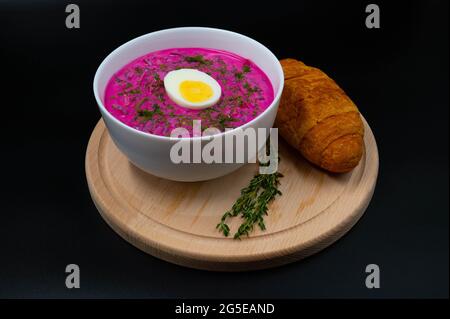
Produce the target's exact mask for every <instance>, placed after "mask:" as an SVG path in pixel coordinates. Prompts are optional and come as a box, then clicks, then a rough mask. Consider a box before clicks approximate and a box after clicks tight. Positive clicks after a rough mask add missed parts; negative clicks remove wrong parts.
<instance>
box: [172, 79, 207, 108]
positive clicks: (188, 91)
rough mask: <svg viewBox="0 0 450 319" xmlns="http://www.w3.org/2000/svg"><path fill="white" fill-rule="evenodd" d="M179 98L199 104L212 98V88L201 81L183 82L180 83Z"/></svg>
mask: <svg viewBox="0 0 450 319" xmlns="http://www.w3.org/2000/svg"><path fill="white" fill-rule="evenodd" d="M180 93H181V96H182V97H183V98H184V99H185V100H186V101H189V102H191V103H200V102H204V101H207V100H209V99H210V98H211V97H212V96H213V93H214V92H213V90H212V88H211V87H210V86H209V85H208V84H206V83H205V82H202V81H183V82H181V83H180Z"/></svg>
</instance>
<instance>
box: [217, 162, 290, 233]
mask: <svg viewBox="0 0 450 319" xmlns="http://www.w3.org/2000/svg"><path fill="white" fill-rule="evenodd" d="M260 165H263V164H260ZM281 177H283V175H282V174H281V173H279V172H275V173H272V174H256V175H255V176H254V177H253V178H252V180H251V181H250V184H249V185H248V186H247V187H245V188H243V189H242V190H241V195H240V196H239V198H238V199H237V200H236V202H235V203H234V204H233V206H232V207H231V209H230V210H229V211H227V212H225V214H223V216H222V218H221V220H220V223H218V224H217V226H216V228H217V229H218V230H219V231H220V232H222V233H223V234H224V235H225V236H226V237H228V235H229V234H230V227H229V226H228V224H227V220H228V219H229V218H232V217H236V216H238V215H241V217H242V218H243V220H244V221H243V223H242V224H241V226H240V227H239V229H238V230H237V231H236V233H235V234H234V239H240V238H241V236H244V235H245V236H248V235H249V234H250V232H252V230H253V228H254V226H255V224H257V225H258V226H259V228H260V229H261V230H265V229H266V225H265V223H264V216H265V215H267V211H268V209H269V208H268V204H269V203H270V202H271V201H272V200H273V199H274V198H275V197H276V196H277V195H281V192H280V190H279V189H278V187H279V185H280V178H281Z"/></svg>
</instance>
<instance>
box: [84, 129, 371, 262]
mask: <svg viewBox="0 0 450 319" xmlns="http://www.w3.org/2000/svg"><path fill="white" fill-rule="evenodd" d="M364 124H365V129H366V133H365V152H364V156H363V158H362V160H361V162H360V164H359V165H358V166H357V167H356V168H355V169H354V170H353V171H352V172H350V173H347V174H335V175H334V174H328V173H326V172H324V171H322V170H320V169H318V168H316V167H313V166H312V165H311V164H309V163H308V162H306V161H305V160H304V159H303V158H302V157H301V156H300V154H299V153H298V152H297V151H296V150H294V149H292V148H290V147H289V146H288V145H287V144H286V143H284V142H283V141H280V146H279V152H280V157H281V158H282V160H281V161H280V166H279V171H280V172H281V173H283V174H284V175H285V177H283V178H282V179H281V186H280V190H281V191H282V192H283V195H282V196H281V197H277V199H276V200H275V201H274V202H272V204H271V205H270V209H269V215H268V216H266V226H267V229H266V231H260V230H259V229H257V227H256V228H255V231H254V232H253V233H252V234H251V236H250V237H248V238H243V239H242V240H233V239H232V236H231V238H225V237H223V235H222V234H221V233H219V232H218V231H217V230H216V229H215V226H216V224H217V223H218V221H219V219H220V217H221V216H222V214H223V213H224V212H225V211H226V210H228V209H229V208H230V207H231V206H232V205H233V202H234V201H235V200H236V199H237V197H238V196H239V192H240V190H241V188H242V187H244V186H246V185H247V184H248V182H249V181H250V179H251V178H252V176H253V175H254V174H255V173H256V172H257V165H256V164H247V165H245V166H243V167H242V168H240V169H238V170H237V171H235V172H234V173H232V174H230V175H227V176H224V177H221V178H218V179H214V180H210V181H205V182H194V183H186V182H173V181H169V180H165V179H161V178H158V177H154V176H152V175H149V174H147V173H145V172H143V171H141V170H140V169H138V168H136V167H135V166H133V165H132V164H131V163H130V162H129V161H128V160H127V158H126V157H125V156H124V155H123V154H122V153H121V152H120V151H119V150H118V149H117V148H116V146H115V145H114V143H113V141H112V140H111V138H110V136H109V134H108V131H107V130H106V128H105V125H104V123H103V121H102V120H100V121H99V123H98V124H97V126H96V127H95V129H94V131H93V133H92V136H91V138H90V141H89V145H88V149H87V153H86V176H87V181H88V185H89V190H90V193H91V196H92V199H93V201H94V203H95V205H96V207H97V208H98V210H99V212H100V214H101V215H102V216H103V218H104V219H105V220H106V222H107V223H108V224H109V225H110V226H111V227H112V228H113V229H114V230H115V231H116V232H117V233H118V234H120V235H121V236H122V237H123V238H124V239H126V240H127V241H129V242H130V243H131V244H133V245H135V246H136V247H138V248H140V249H142V250H143V251H145V252H147V253H149V254H151V255H153V256H156V257H158V258H161V259H164V260H167V261H169V262H173V263H176V264H179V265H183V266H187V267H193V268H199V269H207V270H214V271H239V270H253V269H262V268H269V267H275V266H278V265H282V264H286V263H289V262H292V261H296V260H299V259H302V258H304V257H307V256H309V255H311V254H313V253H315V252H317V251H320V250H322V249H323V248H325V247H327V246H328V245H330V244H331V243H333V242H334V241H336V240H337V239H339V238H340V237H341V236H342V235H343V234H345V233H346V232H347V231H348V230H349V229H350V228H351V227H352V226H353V225H354V224H355V223H356V222H357V221H358V219H359V218H360V217H361V216H362V214H363V213H364V211H365V209H366V208H367V205H368V204H369V201H370V199H371V197H372V194H373V191H374V188H375V184H376V179H377V174H378V151H377V146H376V142H375V138H374V136H373V134H372V131H371V129H370V127H369V126H368V125H367V122H366V121H365V120H364ZM240 222H241V220H240V218H234V220H233V221H232V222H231V223H230V227H231V231H232V234H233V233H234V230H236V229H237V227H238V226H239V224H240Z"/></svg>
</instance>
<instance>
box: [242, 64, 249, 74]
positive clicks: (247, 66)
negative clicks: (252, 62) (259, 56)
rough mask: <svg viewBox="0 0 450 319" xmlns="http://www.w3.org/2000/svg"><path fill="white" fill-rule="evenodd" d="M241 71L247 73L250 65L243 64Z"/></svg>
mask: <svg viewBox="0 0 450 319" xmlns="http://www.w3.org/2000/svg"><path fill="white" fill-rule="evenodd" d="M242 72H244V73H249V72H250V66H249V65H247V64H246V65H244V66H243V67H242Z"/></svg>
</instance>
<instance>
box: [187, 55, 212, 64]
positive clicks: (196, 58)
mask: <svg viewBox="0 0 450 319" xmlns="http://www.w3.org/2000/svg"><path fill="white" fill-rule="evenodd" d="M184 60H185V61H186V62H189V63H200V64H204V65H211V64H212V61H210V60H207V59H205V58H204V57H203V55H201V54H198V55H194V56H186V57H184Z"/></svg>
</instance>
